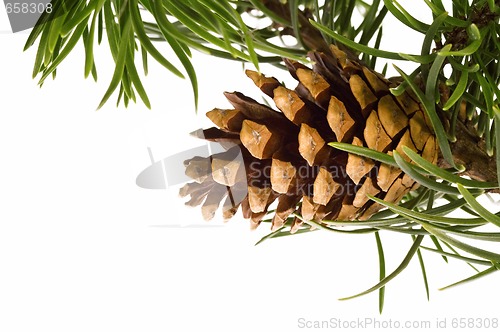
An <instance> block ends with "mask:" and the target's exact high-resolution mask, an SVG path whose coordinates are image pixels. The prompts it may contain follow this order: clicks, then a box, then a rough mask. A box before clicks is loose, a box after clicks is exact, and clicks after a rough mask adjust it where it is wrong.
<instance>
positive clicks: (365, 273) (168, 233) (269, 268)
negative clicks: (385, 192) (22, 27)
mask: <svg viewBox="0 0 500 332" xmlns="http://www.w3.org/2000/svg"><path fill="white" fill-rule="evenodd" d="M422 19H423V20H426V21H427V22H429V17H428V15H426V16H423V18H422ZM388 20H390V17H389V18H388V19H387V20H386V21H388ZM0 22H1V26H0V30H1V31H2V33H1V34H0V38H1V40H0V45H1V53H0V59H1V61H0V91H1V92H0V109H1V112H0V331H2V332H14V331H23V332H24V331H53V332H56V331H65V332H67V331H72V332H73V331H95V332H98V331H99V332H100V331H148V332H150V331H151V332H153V331H207V330H210V331H212V330H213V331H215V330H217V331H300V330H305V329H300V328H299V326H298V320H299V319H300V318H304V319H306V320H310V321H311V320H329V319H331V318H338V319H342V320H350V319H354V320H356V319H361V320H364V319H365V318H375V319H379V320H380V321H384V322H386V323H387V322H388V321H389V320H392V321H396V320H397V321H405V320H410V321H416V322H417V323H418V322H419V321H430V322H431V323H432V324H433V325H432V326H435V322H436V319H440V320H443V319H446V320H447V327H448V330H452V329H451V322H452V319H453V318H461V317H465V318H474V319H484V318H497V319H500V312H499V311H498V308H499V304H500V300H499V299H500V296H499V295H500V288H499V282H500V279H499V275H498V274H495V275H492V276H489V277H486V278H484V279H481V280H480V281H477V282H474V283H469V284H467V285H464V286H461V287H458V288H453V289H449V290H446V291H443V292H441V291H438V288H439V287H442V286H445V285H448V284H450V283H452V282H455V281H457V280H460V279H463V278H465V277H467V276H470V275H472V274H473V273H474V271H473V270H472V269H470V268H469V267H467V266H466V265H465V264H464V263H461V262H457V261H454V260H450V262H449V263H448V264H446V263H445V262H444V261H443V260H442V259H441V258H440V257H439V256H437V255H435V254H432V253H428V252H424V253H423V254H424V258H425V260H426V263H427V265H426V267H427V273H428V277H429V282H430V289H431V299H430V301H429V302H428V301H427V299H426V296H425V290H424V285H423V281H422V278H421V272H420V268H419V265H418V262H417V260H416V259H414V261H412V263H411V264H410V266H409V267H408V269H407V270H406V271H404V272H403V273H402V274H401V275H399V276H398V277H397V278H396V279H394V280H393V281H392V282H391V283H390V284H389V286H388V287H387V290H386V306H385V308H384V313H383V314H382V315H381V316H380V315H379V314H378V304H377V293H373V294H370V295H367V296H364V297H361V298H358V299H354V300H350V301H338V300H337V299H338V298H340V297H343V296H348V295H353V294H355V293H357V292H360V291H362V290H364V289H366V288H368V287H370V286H372V285H373V284H375V283H376V282H377V278H378V261H377V260H378V258H377V252H376V246H375V239H374V237H373V235H357V236H343V235H338V234H330V233H323V232H314V233H312V234H307V235H299V236H296V237H290V238H281V239H274V240H271V241H268V242H265V243H263V244H261V245H259V246H256V247H255V246H254V243H255V242H256V241H257V240H258V239H260V237H262V236H263V235H265V234H266V233H267V232H268V231H269V230H268V229H267V226H266V225H265V226H261V228H260V229H259V230H257V231H254V232H251V231H249V229H248V223H247V221H245V220H243V219H242V218H241V216H240V215H238V216H237V217H236V218H234V220H231V221H230V222H229V223H227V224H223V223H222V222H221V221H218V220H215V221H213V222H211V223H208V224H207V223H206V222H204V221H203V220H202V218H201V214H200V211H199V209H189V208H187V207H185V206H184V205H183V200H182V199H180V198H178V196H177V190H178V187H171V188H169V189H167V190H146V189H141V188H139V187H137V186H136V185H135V178H136V176H137V174H138V173H139V172H140V171H142V170H143V169H144V168H146V167H147V166H148V165H149V164H150V160H149V156H148V153H147V147H148V146H149V147H151V148H152V151H153V153H154V155H155V158H156V159H158V160H159V159H162V158H164V157H167V156H169V155H171V154H174V153H176V152H180V151H183V150H184V149H186V148H190V147H194V146H197V145H199V144H200V143H199V142H197V141H194V140H193V139H191V138H189V136H188V133H189V132H190V131H193V130H195V129H197V128H199V127H202V126H205V127H206V126H208V125H209V123H208V122H207V120H206V119H205V117H204V115H203V114H204V113H205V112H206V111H209V110H210V109H212V108H213V107H221V108H224V107H229V104H228V103H227V101H225V99H224V97H223V95H222V92H223V91H233V90H239V91H242V92H245V93H246V94H248V95H250V96H253V97H254V98H260V95H259V93H258V91H257V88H255V87H254V86H253V84H252V83H251V82H250V81H249V80H248V79H247V78H246V76H245V75H244V73H243V71H242V67H241V64H239V63H236V62H228V61H222V60H216V59H213V58H209V57H206V56H202V55H201V54H198V53H195V54H194V63H195V66H196V69H197V70H198V73H199V79H200V91H201V95H200V105H199V115H196V114H195V110H194V107H193V101H192V94H191V90H190V85H189V82H188V81H186V80H184V81H183V80H180V79H178V78H176V77H174V76H173V75H171V74H170V73H168V72H167V71H166V70H165V69H164V68H161V67H159V66H158V65H156V64H155V63H154V62H153V61H151V63H150V65H151V70H150V75H149V76H148V77H147V78H146V79H145V81H144V84H145V85H146V90H147V91H148V92H149V96H150V99H151V101H152V104H153V109H152V110H147V109H146V108H145V107H144V106H143V105H142V104H140V103H139V104H137V105H131V106H129V108H128V109H125V108H124V107H123V106H120V107H118V108H117V107H116V106H115V101H116V96H114V97H113V98H112V99H111V100H110V101H109V102H108V103H107V104H106V106H105V107H103V109H101V110H100V111H97V112H96V111H95V109H96V106H97V105H98V103H99V101H100V98H101V96H102V95H103V93H104V91H105V89H106V88H107V84H108V83H109V80H110V78H111V73H112V69H113V68H112V66H113V64H112V62H111V60H110V57H109V55H108V51H107V49H106V46H100V47H98V48H97V49H96V59H97V60H96V61H97V66H98V72H99V81H98V82H97V83H95V82H93V81H92V80H91V79H88V80H84V79H83V59H84V58H83V54H84V53H83V47H82V45H81V44H79V45H78V48H77V49H76V50H75V51H74V52H73V53H72V54H71V56H70V57H69V58H68V59H67V60H66V61H65V62H64V63H63V64H62V65H61V66H60V69H59V71H58V77H57V79H56V80H55V81H52V80H47V82H46V83H45V85H44V86H43V88H41V89H40V88H39V87H37V84H36V79H35V80H33V79H32V78H31V71H32V64H33V61H34V57H35V48H33V49H30V50H29V51H27V52H24V53H23V52H22V48H23V45H24V42H25V40H26V38H27V36H28V34H27V33H26V32H24V33H18V34H12V33H10V27H9V25H8V21H7V17H6V14H5V11H3V9H2V10H0ZM386 23H387V24H388V26H390V27H391V28H390V29H387V30H386V33H387V35H388V36H389V37H387V41H386V43H385V44H384V45H383V48H385V49H388V50H394V51H396V50H397V51H400V50H408V51H407V53H418V52H419V46H420V39H415V38H416V37H415V36H414V35H412V34H410V33H408V31H409V30H408V29H407V28H405V27H403V26H401V25H398V24H396V25H394V23H391V22H386ZM391 36H392V37H391ZM417 37H418V36H417ZM391 40H397V42H394V43H391V42H390V41H391ZM161 49H162V50H163V51H165V52H168V50H167V49H166V48H165V49H164V48H161ZM167 54H168V53H167ZM399 65H401V66H403V67H404V64H401V63H400V64H399ZM404 68H405V69H406V70H407V71H410V70H411V69H412V68H408V67H404ZM262 69H263V71H266V72H270V71H271V72H272V71H273V69H270V68H269V67H263V68H262ZM273 73H274V75H276V76H277V77H278V78H279V79H281V80H283V79H286V76H287V74H286V73H284V72H273ZM185 226H197V227H185ZM208 226H213V227H208ZM382 239H383V240H384V245H385V247H384V248H385V252H386V260H387V270H388V272H390V271H392V270H393V269H394V268H396V267H397V265H398V264H399V262H400V261H401V260H402V259H403V257H404V255H405V254H406V251H407V250H408V249H409V247H410V246H411V238H410V237H409V236H407V235H406V236H404V235H397V234H392V233H383V234H382ZM494 245H495V246H496V248H497V249H498V246H497V244H494ZM491 248H493V247H491ZM497 252H498V250H497ZM417 323H416V324H417ZM351 330H355V329H351ZM442 330H444V329H442Z"/></svg>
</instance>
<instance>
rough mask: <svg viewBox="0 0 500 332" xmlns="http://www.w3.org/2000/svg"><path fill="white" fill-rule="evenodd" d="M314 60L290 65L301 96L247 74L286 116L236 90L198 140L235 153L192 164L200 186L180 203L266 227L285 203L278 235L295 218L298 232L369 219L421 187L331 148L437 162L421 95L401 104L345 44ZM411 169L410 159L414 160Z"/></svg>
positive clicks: (188, 189)
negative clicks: (346, 146)
mask: <svg viewBox="0 0 500 332" xmlns="http://www.w3.org/2000/svg"><path fill="white" fill-rule="evenodd" d="M330 51H331V53H328V54H327V53H320V52H315V53H311V54H310V55H309V56H310V58H311V60H312V62H313V63H314V66H313V68H312V69H310V68H308V67H307V66H305V65H302V64H300V63H298V62H293V61H289V60H286V61H285V63H286V64H287V67H288V69H289V72H290V74H291V75H292V76H293V77H294V78H295V79H296V80H297V81H298V85H297V87H296V88H295V89H294V90H290V89H288V88H286V87H285V86H283V85H282V84H280V82H279V81H278V80H277V79H275V78H273V77H266V76H263V75H261V74H259V73H257V72H254V71H250V70H247V71H246V74H247V76H249V77H250V78H251V79H252V80H253V81H254V83H255V84H256V85H257V86H258V87H259V88H260V89H261V90H262V92H264V93H265V94H266V95H268V96H269V97H271V98H272V99H273V101H274V103H275V105H276V107H277V109H278V110H279V111H276V110H273V109H272V108H270V107H268V106H265V105H263V104H260V103H258V102H256V101H255V100H253V99H251V98H249V97H246V96H245V95H243V94H241V93H239V92H234V93H225V96H226V97H227V99H228V100H229V102H230V103H231V104H232V106H233V107H234V109H228V110H226V109H217V108H216V109H214V110H212V111H210V112H208V113H207V116H208V118H210V120H211V121H212V122H213V123H214V124H215V125H216V126H217V127H218V128H215V127H214V128H210V129H207V130H203V131H200V132H198V135H199V136H200V137H202V138H204V139H207V140H209V141H214V142H218V143H220V144H221V145H222V146H224V147H225V148H226V151H225V152H223V153H219V154H214V155H212V156H210V157H209V158H200V157H195V158H193V159H190V160H187V161H186V162H185V165H186V174H188V175H189V176H190V177H191V178H193V179H194V180H195V182H193V183H189V184H187V185H185V186H184V187H183V188H182V189H181V191H180V194H181V196H187V195H190V196H191V200H190V201H189V202H187V203H186V204H188V205H199V204H202V203H203V205H202V212H203V216H204V217H205V219H211V218H212V217H213V216H214V213H215V212H216V210H217V209H218V207H219V205H220V203H221V202H222V200H223V199H224V198H225V201H224V203H223V204H222V213H223V216H224V218H225V219H229V218H231V217H232V216H233V215H234V214H235V213H236V211H237V210H238V208H239V207H240V206H241V208H242V212H243V216H244V218H248V219H250V220H251V226H252V227H257V226H258V225H259V223H260V222H261V221H262V219H263V218H264V217H265V216H266V215H267V214H268V211H269V209H270V206H271V204H273V203H276V202H277V204H276V207H275V211H274V215H273V216H272V229H273V230H275V229H278V228H279V227H281V226H283V225H284V224H285V223H286V222H287V220H288V219H289V218H290V219H291V222H292V223H291V225H292V226H291V231H292V232H294V231H296V230H297V229H298V228H300V226H301V224H302V221H301V220H300V219H299V218H297V217H295V216H292V217H290V216H291V215H292V214H294V213H297V214H299V215H301V216H302V218H303V219H305V220H315V221H317V222H321V221H322V220H354V219H358V220H366V219H368V218H369V217H370V216H372V215H373V214H374V213H375V212H377V211H379V210H380V209H381V208H382V207H383V206H382V205H380V204H378V203H375V202H373V201H371V200H369V198H368V197H367V194H371V195H374V196H376V197H379V198H381V199H384V200H385V201H388V202H392V203H397V202H399V201H400V200H401V199H402V198H403V196H404V195H405V194H407V193H408V192H409V191H411V190H413V189H416V188H417V186H418V184H417V183H416V182H415V181H413V179H411V178H410V177H409V176H408V175H406V174H404V173H403V172H402V171H401V170H399V169H398V168H395V167H392V166H389V165H387V164H383V163H380V162H377V161H374V160H371V159H367V158H364V157H360V156H357V155H354V154H350V153H346V152H343V151H340V150H337V149H334V148H333V147H331V146H329V145H328V143H329V142H345V143H351V144H353V145H357V146H364V147H368V148H370V149H374V150H377V151H379V152H384V153H387V154H389V155H392V153H393V151H394V150H396V151H398V152H400V153H401V155H403V156H405V154H404V153H403V152H402V147H403V146H407V147H409V148H410V149H412V150H414V151H415V152H417V153H419V154H420V155H421V156H423V157H424V158H425V159H426V160H428V161H431V162H433V163H436V161H437V157H438V146H437V142H436V139H435V136H434V133H433V131H432V129H431V128H432V127H431V125H430V123H429V120H428V118H427V116H426V114H425V112H424V111H423V109H422V105H420V104H419V103H418V102H417V100H416V98H415V96H414V95H412V93H411V92H409V91H407V92H404V93H403V94H401V95H399V96H394V95H392V94H391V93H390V91H389V89H390V88H391V87H395V83H393V82H391V81H389V80H387V79H385V78H384V77H383V76H382V75H380V74H378V73H376V72H374V71H372V70H371V69H369V68H367V67H366V66H364V65H362V64H360V62H359V61H357V60H356V59H352V58H350V57H348V56H347V55H346V53H344V52H343V51H341V50H339V49H338V48H337V47H336V46H333V45H332V46H331V47H330ZM407 160H408V161H409V159H407Z"/></svg>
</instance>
